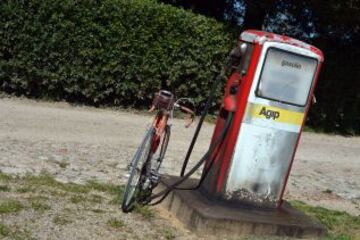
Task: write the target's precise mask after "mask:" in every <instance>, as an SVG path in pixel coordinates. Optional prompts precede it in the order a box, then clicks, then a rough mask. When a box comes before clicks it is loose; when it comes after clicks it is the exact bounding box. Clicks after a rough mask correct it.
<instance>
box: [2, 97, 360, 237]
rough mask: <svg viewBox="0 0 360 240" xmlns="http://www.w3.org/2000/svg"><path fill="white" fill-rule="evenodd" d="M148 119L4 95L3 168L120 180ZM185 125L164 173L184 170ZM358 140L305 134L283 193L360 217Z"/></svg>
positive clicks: (175, 136)
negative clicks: (5, 96)
mask: <svg viewBox="0 0 360 240" xmlns="http://www.w3.org/2000/svg"><path fill="white" fill-rule="evenodd" d="M149 121H150V117H149V116H146V115H144V114H135V113H131V112H128V111H120V110H113V109H98V108H92V107H82V106H71V105H69V104H67V103H50V102H37V101H33V100H28V99H18V98H2V99H0V152H1V153H0V171H2V172H4V173H9V174H19V175H24V174H26V173H31V174H39V173H41V172H47V173H50V174H51V175H52V176H54V177H55V178H56V179H57V180H59V181H61V182H75V183H84V182H86V181H88V180H96V181H100V182H104V183H113V184H122V183H124V182H125V180H126V179H125V177H124V174H125V169H126V166H127V163H128V161H129V160H130V159H131V156H132V154H133V152H134V151H135V149H136V147H137V145H138V144H139V142H140V140H141V137H142V136H143V134H144V130H145V128H146V126H147V125H148V124H149ZM184 124H185V122H184V121H183V120H177V119H176V120H174V121H173V129H172V136H171V141H170V144H169V148H168V153H167V156H166V161H165V162H164V165H163V166H164V168H163V171H164V172H166V173H170V174H178V173H179V170H180V167H181V163H182V159H183V158H184V155H185V153H186V149H187V147H188V145H189V141H190V139H191V137H192V134H193V131H194V129H195V125H196V124H194V125H193V126H192V127H190V128H184ZM213 127H214V125H212V124H204V128H203V129H202V133H201V135H200V137H199V141H198V143H197V144H196V147H195V150H194V153H193V156H192V163H195V162H196V160H198V159H199V158H200V157H201V156H202V154H203V153H204V152H205V151H206V149H207V147H208V144H209V141H210V137H211V134H212V131H213ZM359 146H360V138H359V137H352V138H347V137H341V136H332V135H324V134H313V133H304V134H303V135H302V139H301V143H300V146H299V149H298V152H297V154H296V159H295V162H294V166H293V169H292V172H291V176H290V179H289V182H288V187H287V191H286V194H285V197H286V198H287V199H296V200H302V201H304V202H306V203H309V204H312V205H316V206H324V207H327V208H330V209H336V210H344V211H347V212H349V213H350V214H352V215H357V216H358V215H359V214H360V164H359V160H360V147H359ZM199 174H200V172H198V173H197V175H198V176H199ZM114 211H117V210H115V209H114ZM162 215H166V213H164V214H162ZM159 221H160V222H161V220H159ZM176 225H177V224H176ZM176 228H177V229H178V228H179V227H178V225H177V227H176ZM179 231H180V230H179ZM183 231H185V230H183ZM186 234H187V235H189V233H186ZM69 236H71V234H70V235H69ZM180 236H182V234H180ZM189 236H190V235H189ZM190 238H191V236H190ZM104 239H105V238H104Z"/></svg>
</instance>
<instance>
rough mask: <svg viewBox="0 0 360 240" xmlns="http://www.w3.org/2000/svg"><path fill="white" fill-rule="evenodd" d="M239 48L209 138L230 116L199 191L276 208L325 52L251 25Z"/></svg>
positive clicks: (222, 126) (208, 164)
mask: <svg viewBox="0 0 360 240" xmlns="http://www.w3.org/2000/svg"><path fill="white" fill-rule="evenodd" d="M238 54H240V55H241V60H240V61H239V62H238V63H237V64H236V65H235V66H233V68H234V71H233V72H232V74H231V75H230V77H229V79H228V82H227V84H226V87H225V96H224V100H223V104H222V108H221V111H220V115H219V117H218V119H217V124H216V127H215V131H214V134H213V140H212V141H215V139H217V138H218V137H219V134H220V133H221V132H222V130H223V128H224V125H225V122H226V119H227V117H228V116H229V113H231V114H232V118H233V119H232V123H231V126H230V128H229V129H228V131H227V134H226V137H225V138H224V140H223V143H222V144H218V146H217V149H216V150H215V151H214V152H213V153H212V157H209V158H208V159H207V160H206V164H205V170H207V171H208V172H207V173H206V176H204V181H203V183H202V185H201V192H202V193H204V194H206V195H207V196H209V197H211V198H217V199H220V200H224V201H227V202H232V203H236V204H244V205H252V206H257V207H265V208H276V207H279V206H280V205H281V202H282V197H283V194H284V189H285V186H286V182H287V179H288V177H289V173H290V170H291V167H292V163H293V160H294V155H295V152H296V148H297V145H298V143H299V139H300V135H301V130H302V128H303V126H304V122H305V120H306V116H307V113H308V110H309V107H310V105H311V102H312V99H313V97H314V95H313V92H314V88H315V85H316V81H317V78H318V75H319V71H320V67H321V64H322V62H323V60H324V58H323V54H322V52H321V51H320V50H319V49H317V48H315V47H313V46H311V45H308V44H306V43H304V42H301V41H298V40H295V39H292V38H290V37H286V36H281V35H276V34H273V33H267V32H262V31H254V30H248V31H245V32H243V33H242V34H241V36H240V39H239V43H238ZM209 166H210V167H209ZM205 172H206V171H205Z"/></svg>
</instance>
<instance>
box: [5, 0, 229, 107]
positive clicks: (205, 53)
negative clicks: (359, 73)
mask: <svg viewBox="0 0 360 240" xmlns="http://www.w3.org/2000/svg"><path fill="white" fill-rule="evenodd" d="M235 39H236V37H235V35H233V34H231V33H230V31H228V30H227V29H226V27H225V26H224V25H222V24H220V23H218V22H216V21H215V20H213V19H211V18H207V17H204V16H200V15H196V14H194V13H191V12H189V11H185V10H183V9H178V8H175V7H172V6H169V5H165V4H160V3H158V2H156V1H155V0H103V1H99V0H84V1H73V0H27V1H22V0H8V1H6V0H5V1H1V3H0V89H1V90H3V91H5V92H7V93H15V94H17V95H25V96H32V97H38V98H50V99H54V100H61V99H64V100H68V101H76V102H84V103H88V104H110V105H123V106H139V105H140V104H147V103H148V102H149V100H150V99H151V98H152V93H153V92H154V91H156V90H158V89H159V88H167V89H169V90H171V91H174V92H175V93H176V95H178V96H189V97H193V98H195V100H196V101H197V102H199V101H201V100H203V99H204V98H205V97H206V95H207V94H206V93H207V91H208V90H209V88H210V84H211V82H212V80H213V77H214V75H215V74H216V71H219V69H220V66H221V64H222V62H223V60H224V57H225V56H226V55H227V53H228V52H229V49H230V48H231V47H232V46H233V44H234V41H235ZM221 90H222V89H221V88H220V87H219V91H218V93H217V94H218V95H220V94H221Z"/></svg>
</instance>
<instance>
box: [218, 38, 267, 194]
mask: <svg viewBox="0 0 360 240" xmlns="http://www.w3.org/2000/svg"><path fill="white" fill-rule="evenodd" d="M261 50H262V46H259V45H257V46H255V48H254V52H253V55H252V58H251V62H250V65H249V68H248V71H247V72H248V73H249V75H245V76H244V77H243V78H242V79H241V82H240V86H239V91H238V93H237V95H236V98H237V99H238V106H237V109H236V112H235V116H234V120H233V123H232V126H231V128H230V131H229V134H228V136H227V138H226V142H227V144H226V148H225V152H224V156H223V161H222V164H221V166H220V169H219V175H218V178H217V184H216V192H218V193H220V192H221V191H222V189H223V187H224V181H225V177H226V175H227V173H228V172H229V166H230V162H231V159H232V156H233V152H234V147H235V144H236V140H237V137H238V135H239V131H240V125H241V122H242V120H243V117H244V114H245V109H246V105H247V102H248V98H249V94H250V89H251V86H252V82H253V80H254V75H255V70H256V67H257V64H258V62H259V58H260V54H261Z"/></svg>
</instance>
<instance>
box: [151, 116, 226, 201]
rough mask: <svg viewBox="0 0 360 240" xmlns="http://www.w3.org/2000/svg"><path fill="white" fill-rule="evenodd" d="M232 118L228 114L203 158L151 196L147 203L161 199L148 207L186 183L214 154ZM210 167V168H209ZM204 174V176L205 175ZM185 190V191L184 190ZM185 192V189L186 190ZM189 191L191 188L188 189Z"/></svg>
mask: <svg viewBox="0 0 360 240" xmlns="http://www.w3.org/2000/svg"><path fill="white" fill-rule="evenodd" d="M232 118H233V114H232V113H229V115H228V118H227V120H226V123H225V126H224V129H223V130H222V132H221V133H220V135H219V137H218V138H217V139H216V140H215V141H214V142H213V144H211V145H210V147H209V150H208V151H207V152H206V153H205V154H204V156H203V157H202V158H201V159H200V161H199V162H198V163H197V164H196V165H195V166H194V167H193V168H192V169H191V170H190V171H189V172H188V173H186V174H185V175H184V176H183V177H182V178H181V179H179V180H177V181H176V182H175V183H173V184H171V185H169V186H167V188H166V189H164V190H163V191H161V192H159V193H157V194H155V195H152V196H151V197H150V198H149V200H148V202H151V201H152V200H154V199H156V198H159V197H161V198H160V199H159V200H157V201H156V202H154V203H150V204H149V205H150V206H153V205H156V204H159V203H161V202H162V201H163V200H164V199H165V198H166V197H167V196H168V195H169V193H170V192H171V191H172V190H174V189H176V187H177V186H179V185H180V184H182V183H183V182H184V181H186V180H187V179H188V178H189V177H190V176H191V175H192V174H193V173H194V172H195V171H196V170H198V169H199V168H200V167H201V165H202V164H203V163H204V162H205V161H206V160H207V159H208V157H209V156H211V155H212V154H213V152H214V150H215V149H216V147H217V146H218V145H219V144H220V143H222V142H223V140H224V139H225V136H226V134H227V131H228V129H229V127H230V125H231V123H232ZM213 161H214V159H213V160H212V162H211V164H210V165H212V163H213ZM209 167H211V166H209ZM209 170H210V168H208V169H207V173H208V172H209ZM207 173H205V174H207ZM203 180H204V178H202V180H200V183H199V184H198V185H197V187H198V186H199V185H200V184H201V182H202V181H203ZM184 190H185V189H184ZM186 190H187V189H186ZM189 190H191V188H190V189H189Z"/></svg>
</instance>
